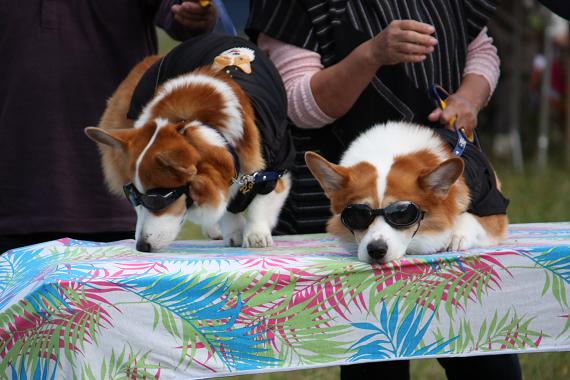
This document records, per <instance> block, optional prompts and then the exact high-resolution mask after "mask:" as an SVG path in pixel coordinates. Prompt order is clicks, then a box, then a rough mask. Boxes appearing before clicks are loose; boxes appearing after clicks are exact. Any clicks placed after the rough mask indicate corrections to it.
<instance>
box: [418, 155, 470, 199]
mask: <svg viewBox="0 0 570 380" xmlns="http://www.w3.org/2000/svg"><path fill="white" fill-rule="evenodd" d="M463 166H464V165H463V160H462V159H461V158H459V157H454V158H450V159H449V160H446V161H443V162H442V163H441V164H439V165H438V166H437V167H436V168H435V169H432V170H430V171H429V172H428V173H426V174H423V175H421V176H420V177H419V178H418V181H419V184H420V187H421V188H422V189H424V190H426V191H429V192H432V193H434V194H435V195H436V196H438V197H440V198H445V197H446V196H447V193H448V192H449V189H451V186H452V185H453V184H454V183H455V181H457V179H458V178H459V177H460V176H461V174H462V173H463Z"/></svg>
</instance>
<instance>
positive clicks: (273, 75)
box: [127, 33, 295, 213]
mask: <svg viewBox="0 0 570 380" xmlns="http://www.w3.org/2000/svg"><path fill="white" fill-rule="evenodd" d="M244 57H245V59H244ZM251 57H254V59H251ZM248 58H249V59H248ZM208 65H214V66H215V67H217V68H218V69H223V71H224V72H225V73H226V74H228V75H229V76H230V77H231V78H232V79H233V80H234V81H235V82H236V83H237V84H238V85H239V86H240V87H241V89H242V90H243V91H244V92H245V93H246V95H247V96H248V97H249V100H250V102H251V105H252V107H253V109H254V112H255V122H256V126H257V128H258V130H259V132H260V137H261V140H262V144H261V148H262V154H263V158H264V159H265V162H266V167H267V169H265V170H264V171H260V172H256V173H241V172H240V168H239V159H238V157H237V154H236V152H235V147H233V146H232V145H231V144H230V143H229V142H228V141H227V140H226V148H227V149H228V151H229V152H230V153H231V154H232V157H233V158H234V166H235V167H236V173H238V176H237V177H236V178H234V182H237V183H238V184H239V190H238V192H237V193H236V195H235V196H234V197H233V198H232V200H231V201H230V204H229V205H228V208H227V210H228V211H229V212H232V213H239V212H242V211H244V210H245V209H246V208H247V206H249V204H250V203H251V201H252V200H253V199H254V197H255V196H256V195H257V194H268V193H270V192H271V191H272V190H273V189H274V188H275V185H276V184H277V180H278V179H279V178H281V177H282V176H283V175H284V174H285V173H286V172H287V171H288V170H289V169H290V168H291V166H292V164H293V160H294V157H295V151H294V148H293V143H292V139H291V135H290V131H289V120H288V118H287V95H286V93H285V89H284V87H283V83H282V81H281V77H280V76H279V73H278V72H277V70H276V69H275V67H274V66H273V64H272V63H271V61H270V60H269V58H268V57H267V55H266V54H265V53H263V52H262V51H260V50H259V48H258V47H257V46H256V45H254V44H253V43H251V42H249V41H247V40H245V39H243V38H240V37H233V36H228V35H221V34H216V33H210V34H205V35H201V36H198V37H195V38H192V39H189V40H187V41H185V42H183V43H181V44H180V45H178V46H177V47H176V48H174V49H173V50H172V51H171V52H170V53H168V54H167V55H166V56H164V57H163V58H162V59H161V60H159V61H158V62H156V63H155V64H154V65H152V66H151V67H150V68H149V69H148V70H147V71H146V72H145V74H144V75H143V76H142V78H141V80H140V81H139V83H138V85H137V87H136V88H135V91H134V93H133V96H132V99H131V105H130V108H129V112H128V114H127V117H128V118H129V119H133V120H136V119H137V118H138V116H139V115H140V113H141V112H142V110H143V108H144V107H145V105H146V104H147V103H148V102H149V101H150V100H151V99H152V98H153V96H154V95H155V91H156V89H157V87H158V86H159V85H160V84H162V83H164V82H166V81H167V80H169V79H173V78H175V77H178V76H180V75H182V74H186V73H189V72H191V71H193V70H195V69H197V68H199V67H202V66H208ZM212 129H214V130H216V129H215V128H212ZM216 131H217V130H216ZM218 133H219V131H218ZM220 134H221V133H220ZM224 139H225V138H224Z"/></svg>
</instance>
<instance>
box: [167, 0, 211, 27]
mask: <svg viewBox="0 0 570 380" xmlns="http://www.w3.org/2000/svg"><path fill="white" fill-rule="evenodd" d="M171 10H172V13H173V14H174V19H175V20H176V21H178V22H179V23H180V24H182V25H183V26H185V27H186V28H188V29H191V30H199V31H204V32H206V31H209V30H212V29H213V27H214V25H215V24H216V21H217V13H216V8H215V7H214V6H213V5H212V4H211V3H210V4H209V5H207V6H205V7H203V6H201V5H200V2H199V1H198V0H187V1H183V2H181V3H180V4H175V5H173V6H172V8H171Z"/></svg>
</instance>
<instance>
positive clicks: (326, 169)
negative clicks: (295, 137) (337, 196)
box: [305, 152, 349, 198]
mask: <svg viewBox="0 0 570 380" xmlns="http://www.w3.org/2000/svg"><path fill="white" fill-rule="evenodd" d="M305 162H306V163H307V167H308V168H309V170H310V171H311V173H313V175H314V176H315V178H316V179H317V181H319V183H320V184H321V187H322V188H323V190H324V191H325V193H326V194H327V196H328V197H329V198H330V196H331V195H332V194H334V193H335V192H336V191H338V190H339V189H341V188H342V187H343V186H344V185H345V184H346V182H347V181H348V177H349V173H348V170H347V169H346V168H345V167H343V166H340V165H335V164H333V163H331V162H329V161H327V160H326V159H325V158H323V157H322V156H320V155H318V154H317V153H314V152H306V153H305Z"/></svg>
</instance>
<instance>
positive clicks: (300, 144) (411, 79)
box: [246, 0, 521, 380]
mask: <svg viewBox="0 0 570 380" xmlns="http://www.w3.org/2000/svg"><path fill="white" fill-rule="evenodd" d="M494 10H495V2H494V1H491V0H466V1H462V2H449V1H445V0H433V1H429V2H418V1H414V0H350V1H348V0H252V1H251V5H250V16H249V20H248V25H247V27H246V32H247V33H248V35H249V36H250V38H252V39H253V40H254V41H255V42H257V44H258V45H259V46H260V48H261V49H262V50H265V51H266V52H267V53H268V54H269V57H270V58H271V59H272V61H273V62H274V64H275V65H276V67H277V69H278V70H279V72H280V73H281V76H282V78H283V82H284V84H285V88H286V90H287V97H288V103H289V111H288V114H289V117H290V119H291V120H292V121H293V123H294V124H296V126H297V127H298V128H293V137H294V141H295V148H296V150H297V152H298V154H297V159H296V167H295V169H294V173H293V175H294V179H293V187H292V190H291V195H290V197H289V199H288V200H287V202H286V204H285V207H284V209H283V212H282V215H281V217H280V223H279V225H278V226H277V229H276V231H277V232H278V233H284V234H291V233H296V234H299V233H316V232H324V230H325V225H326V222H327V220H328V219H329V217H330V213H329V207H330V206H329V202H328V200H327V199H326V197H325V196H324V194H323V193H322V190H321V189H320V186H319V185H318V183H317V181H316V180H315V179H314V178H313V177H312V175H311V174H310V172H309V171H308V170H307V168H306V167H305V164H304V160H303V155H304V152H305V151H308V150H312V151H317V152H318V153H320V154H321V155H323V156H324V157H325V158H327V159H328V160H329V161H332V162H338V161H339V159H340V157H341V155H342V153H343V152H344V150H345V149H346V148H347V147H348V146H349V145H350V143H351V142H352V141H353V140H354V139H355V138H356V137H357V136H358V135H359V134H360V133H362V132H363V131H365V130H366V129H367V128H370V127H371V126H373V125H374V124H377V123H382V122H387V121H390V120H403V121H408V122H414V123H418V124H423V125H426V126H430V127H433V128H435V129H437V130H438V133H440V134H442V136H444V137H446V136H451V138H453V132H452V131H450V130H448V129H444V128H442V127H448V126H449V122H450V120H451V119H452V118H453V117H457V125H458V126H459V127H460V128H463V129H464V130H465V131H466V132H467V134H470V133H471V132H472V131H473V129H475V127H476V125H477V115H478V113H479V111H480V110H481V109H482V108H483V107H484V106H485V104H486V103H487V101H488V99H489V97H490V96H491V94H492V93H493V90H494V87H495V86H496V83H497V80H498V76H499V59H498V56H497V52H496V48H495V47H494V46H493V45H492V39H491V38H490V37H489V36H488V35H487V33H486V30H487V29H486V24H487V22H488V20H489V18H490V17H491V15H492V14H493V12H494ZM432 84H439V85H441V86H443V87H444V88H445V89H447V90H448V91H449V92H450V93H451V95H450V96H449V97H448V99H447V107H446V109H445V110H444V111H443V110H441V109H438V108H435V105H434V103H433V101H432V100H431V99H430V98H429V96H428V89H429V87H430V86H431V85H432ZM394 143H395V144H397V143H398V142H397V141H395V142H394ZM483 175H484V176H482V177H481V178H480V180H481V183H487V182H488V183H492V180H491V178H490V176H491V175H492V173H486V174H483ZM485 176H487V177H485ZM472 201H473V200H472ZM498 201H499V203H501V202H506V200H504V199H499V200H498ZM505 207H506V205H505ZM438 361H439V362H440V364H441V365H442V366H443V367H444V368H445V371H446V375H447V377H448V379H454V380H459V379H472V378H473V379H486V380H491V379H497V380H519V379H521V371H520V365H519V362H518V358H517V356H516V355H496V356H480V357H471V358H445V359H438ZM373 378H378V379H380V378H387V379H398V380H401V379H409V378H410V374H409V361H406V360H403V361H391V362H380V363H364V364H356V365H347V366H342V367H341V379H347V380H348V379H373Z"/></svg>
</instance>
